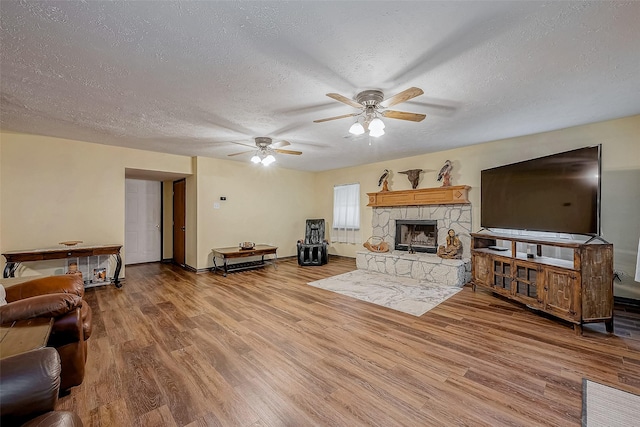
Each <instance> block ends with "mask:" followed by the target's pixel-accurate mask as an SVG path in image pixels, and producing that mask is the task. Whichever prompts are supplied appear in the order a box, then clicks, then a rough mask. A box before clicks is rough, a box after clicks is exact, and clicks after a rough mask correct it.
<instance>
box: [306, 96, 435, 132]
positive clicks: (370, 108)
mask: <svg viewBox="0 0 640 427" xmlns="http://www.w3.org/2000/svg"><path fill="white" fill-rule="evenodd" d="M422 94H424V91H423V90H422V89H420V88H417V87H410V88H409V89H405V90H403V91H402V92H400V93H398V94H396V95H394V96H392V97H390V98H387V99H385V98H384V93H383V92H382V91H381V90H377V89H370V90H365V91H362V92H360V93H358V94H357V95H356V97H355V101H354V100H352V99H349V98H347V97H346V96H343V95H340V94H338V93H328V94H327V96H328V97H329V98H332V99H335V100H336V101H339V102H342V103H344V104H347V105H349V106H351V107H354V108H357V109H359V110H360V111H357V112H355V113H350V114H343V115H341V116H335V117H328V118H326V119H318V120H314V121H313V122H314V123H322V122H328V121H330V120H338V119H345V118H347V117H358V118H357V119H356V122H355V123H354V124H353V125H352V126H351V128H350V129H349V132H350V133H352V134H354V135H361V134H363V133H365V132H366V131H369V135H371V136H374V137H378V136H382V135H384V127H385V125H384V122H383V121H382V120H380V117H378V116H381V117H386V118H390V119H398V120H408V121H412V122H421V121H422V120H424V118H425V117H426V115H424V114H418V113H407V112H404V111H396V110H389V109H388V108H389V107H392V106H394V105H397V104H400V103H402V102H406V101H408V100H410V99H413V98H415V97H416V96H420V95H422ZM360 118H362V123H360V121H361V120H360Z"/></svg>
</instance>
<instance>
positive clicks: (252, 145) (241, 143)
mask: <svg viewBox="0 0 640 427" xmlns="http://www.w3.org/2000/svg"><path fill="white" fill-rule="evenodd" d="M229 142H230V143H232V144H238V145H244V146H245V147H250V148H256V145H255V144H247V143H245V142H239V141H229Z"/></svg>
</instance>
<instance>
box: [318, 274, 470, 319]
mask: <svg viewBox="0 0 640 427" xmlns="http://www.w3.org/2000/svg"><path fill="white" fill-rule="evenodd" d="M308 285H311V286H315V287H317V288H322V289H326V290H329V291H333V292H337V293H339V294H342V295H347V296H349V297H353V298H357V299H359V300H362V301H367V302H370V303H373V304H377V305H381V306H383V307H388V308H391V309H393V310H398V311H401V312H403V313H407V314H412V315H414V316H422V315H423V314H424V313H426V312H427V311H429V310H431V309H432V308H433V307H435V306H437V305H438V304H440V303H441V302H442V301H444V300H446V299H447V298H449V297H451V296H453V295H455V294H457V293H458V292H460V290H461V288H456V287H451V286H443V285H438V284H437V283H432V282H424V281H418V280H416V279H411V278H408V277H397V276H390V275H388V274H382V273H373V272H370V271H366V270H355V271H350V272H349V273H344V274H340V275H338V276H333V277H328V278H326V279H322V280H317V281H315V282H310V283H308Z"/></svg>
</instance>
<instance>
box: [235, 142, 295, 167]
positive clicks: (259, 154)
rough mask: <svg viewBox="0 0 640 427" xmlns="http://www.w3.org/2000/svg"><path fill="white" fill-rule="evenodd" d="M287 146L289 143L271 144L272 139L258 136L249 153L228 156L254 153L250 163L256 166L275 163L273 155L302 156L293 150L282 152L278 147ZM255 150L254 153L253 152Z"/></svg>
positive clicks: (239, 143) (247, 145) (243, 152)
mask: <svg viewBox="0 0 640 427" xmlns="http://www.w3.org/2000/svg"><path fill="white" fill-rule="evenodd" d="M233 143H234V144H238V145H244V146H246V147H251V145H249V144H245V143H242V142H233ZM287 145H291V143H290V142H289V141H284V140H282V141H278V142H276V143H275V144H273V139H271V138H269V137H268V136H258V137H256V138H255V147H253V148H254V149H253V150H251V151H242V152H240V153H233V154H229V156H237V155H240V154H246V153H254V155H253V157H251V162H253V163H255V164H258V163H262V165H263V166H269V165H270V164H271V163H273V162H275V161H276V157H275V156H274V154H275V153H278V154H293V155H296V156H299V155H300V154H302V151H295V150H282V149H281V148H280V147H286V146H287ZM256 148H257V150H256ZM254 150H255V151H254Z"/></svg>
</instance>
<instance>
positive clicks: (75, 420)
mask: <svg viewBox="0 0 640 427" xmlns="http://www.w3.org/2000/svg"><path fill="white" fill-rule="evenodd" d="M0 382H1V383H2V387H0V402H2V405H0V425H2V426H3V427H5V426H6V427H10V426H20V425H21V426H23V427H35V426H38V427H46V426H56V427H67V426H68V427H78V426H82V425H83V424H82V420H81V419H80V417H78V415H76V414H75V413H73V412H67V411H55V410H54V409H55V406H56V403H57V402H58V391H59V387H60V356H58V353H57V352H56V351H55V350H54V349H53V348H50V347H45V348H41V349H38V350H34V351H30V352H27V353H22V354H18V355H16V356H12V357H8V358H6V359H2V360H0Z"/></svg>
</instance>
